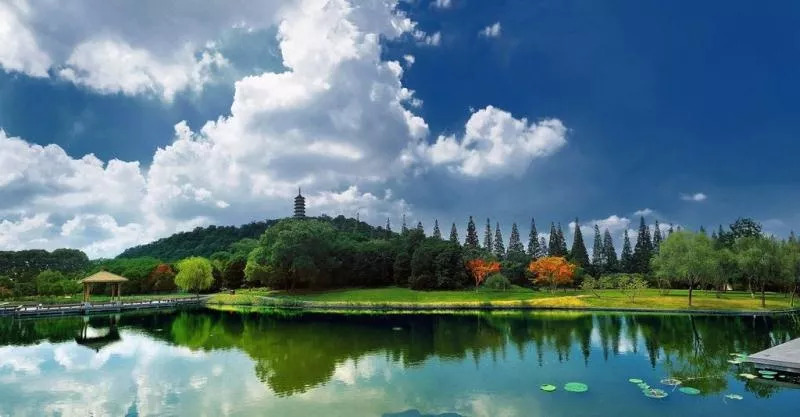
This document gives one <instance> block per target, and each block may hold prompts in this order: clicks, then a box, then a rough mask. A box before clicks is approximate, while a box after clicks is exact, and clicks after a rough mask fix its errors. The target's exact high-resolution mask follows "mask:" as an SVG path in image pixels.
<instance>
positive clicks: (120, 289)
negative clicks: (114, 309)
mask: <svg viewBox="0 0 800 417" xmlns="http://www.w3.org/2000/svg"><path fill="white" fill-rule="evenodd" d="M117 300H119V301H122V283H121V282H120V283H118V284H117Z"/></svg>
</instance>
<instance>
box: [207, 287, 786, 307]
mask: <svg viewBox="0 0 800 417" xmlns="http://www.w3.org/2000/svg"><path fill="white" fill-rule="evenodd" d="M209 303H211V304H217V305H238V306H290V307H313V308H337V307H340V308H436V309H447V308H470V307H474V308H492V307H496V308H515V307H518V308H575V309H581V308H587V309H591V308H619V309H647V310H653V309H655V310H714V311H726V312H727V311H780V310H787V309H790V306H789V298H788V297H786V296H785V295H784V294H768V295H767V306H766V308H762V307H761V300H760V299H759V298H758V297H756V298H752V297H751V296H750V294H749V293H742V292H729V293H724V294H717V293H715V292H709V291H694V297H693V306H692V307H691V308H689V307H688V297H687V291H682V290H673V291H670V292H669V293H667V294H661V293H659V291H658V290H645V291H642V292H641V293H640V294H639V295H638V296H637V297H635V298H634V299H632V298H631V297H630V296H629V295H628V294H624V293H622V292H620V291H616V290H606V291H599V292H598V293H597V294H595V293H587V292H583V291H574V290H568V291H563V290H561V291H557V292H555V293H550V292H547V291H534V290H530V289H526V288H514V289H511V290H508V291H490V290H480V291H413V290H409V289H407V288H370V289H345V290H333V291H323V292H294V293H287V292H284V291H270V290H266V289H250V290H240V291H237V293H236V294H235V295H231V294H216V295H214V296H212V297H211V299H210V301H209ZM796 304H798V303H796Z"/></svg>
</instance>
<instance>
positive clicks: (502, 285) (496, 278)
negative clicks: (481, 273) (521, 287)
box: [483, 273, 511, 291]
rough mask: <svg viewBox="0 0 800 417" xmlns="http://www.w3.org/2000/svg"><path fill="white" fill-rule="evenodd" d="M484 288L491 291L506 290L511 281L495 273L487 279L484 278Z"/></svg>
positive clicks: (509, 286)
mask: <svg viewBox="0 0 800 417" xmlns="http://www.w3.org/2000/svg"><path fill="white" fill-rule="evenodd" d="M483 286H484V287H486V288H488V289H491V290H504V291H505V290H507V289H509V288H511V281H510V280H509V279H508V278H506V276H505V275H503V274H500V273H497V274H492V275H491V276H489V278H486V282H485V283H484V284H483Z"/></svg>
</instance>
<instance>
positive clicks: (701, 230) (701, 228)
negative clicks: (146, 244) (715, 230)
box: [699, 224, 708, 236]
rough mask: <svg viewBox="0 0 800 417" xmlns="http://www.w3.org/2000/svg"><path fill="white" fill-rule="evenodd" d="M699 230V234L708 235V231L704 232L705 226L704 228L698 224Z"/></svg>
mask: <svg viewBox="0 0 800 417" xmlns="http://www.w3.org/2000/svg"><path fill="white" fill-rule="evenodd" d="M699 232H700V234H702V235H706V236H708V233H706V228H705V227H703V225H702V224H701V225H700V230H699Z"/></svg>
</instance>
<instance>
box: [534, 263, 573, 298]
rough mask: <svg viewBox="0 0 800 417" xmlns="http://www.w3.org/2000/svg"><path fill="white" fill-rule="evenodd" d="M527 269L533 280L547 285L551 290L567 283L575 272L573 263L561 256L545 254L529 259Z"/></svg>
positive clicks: (570, 281) (569, 282)
mask: <svg viewBox="0 0 800 417" xmlns="http://www.w3.org/2000/svg"><path fill="white" fill-rule="evenodd" d="M528 270H529V271H531V273H532V274H533V275H534V278H533V282H534V283H535V284H537V285H547V286H548V287H549V288H550V291H551V292H553V291H555V290H556V288H557V287H558V286H559V285H569V284H571V283H572V277H573V274H574V273H575V265H573V264H571V263H569V262H567V260H566V259H565V258H563V257H561V256H546V257H544V258H539V259H537V260H535V261H531V263H530V264H529V265H528Z"/></svg>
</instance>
